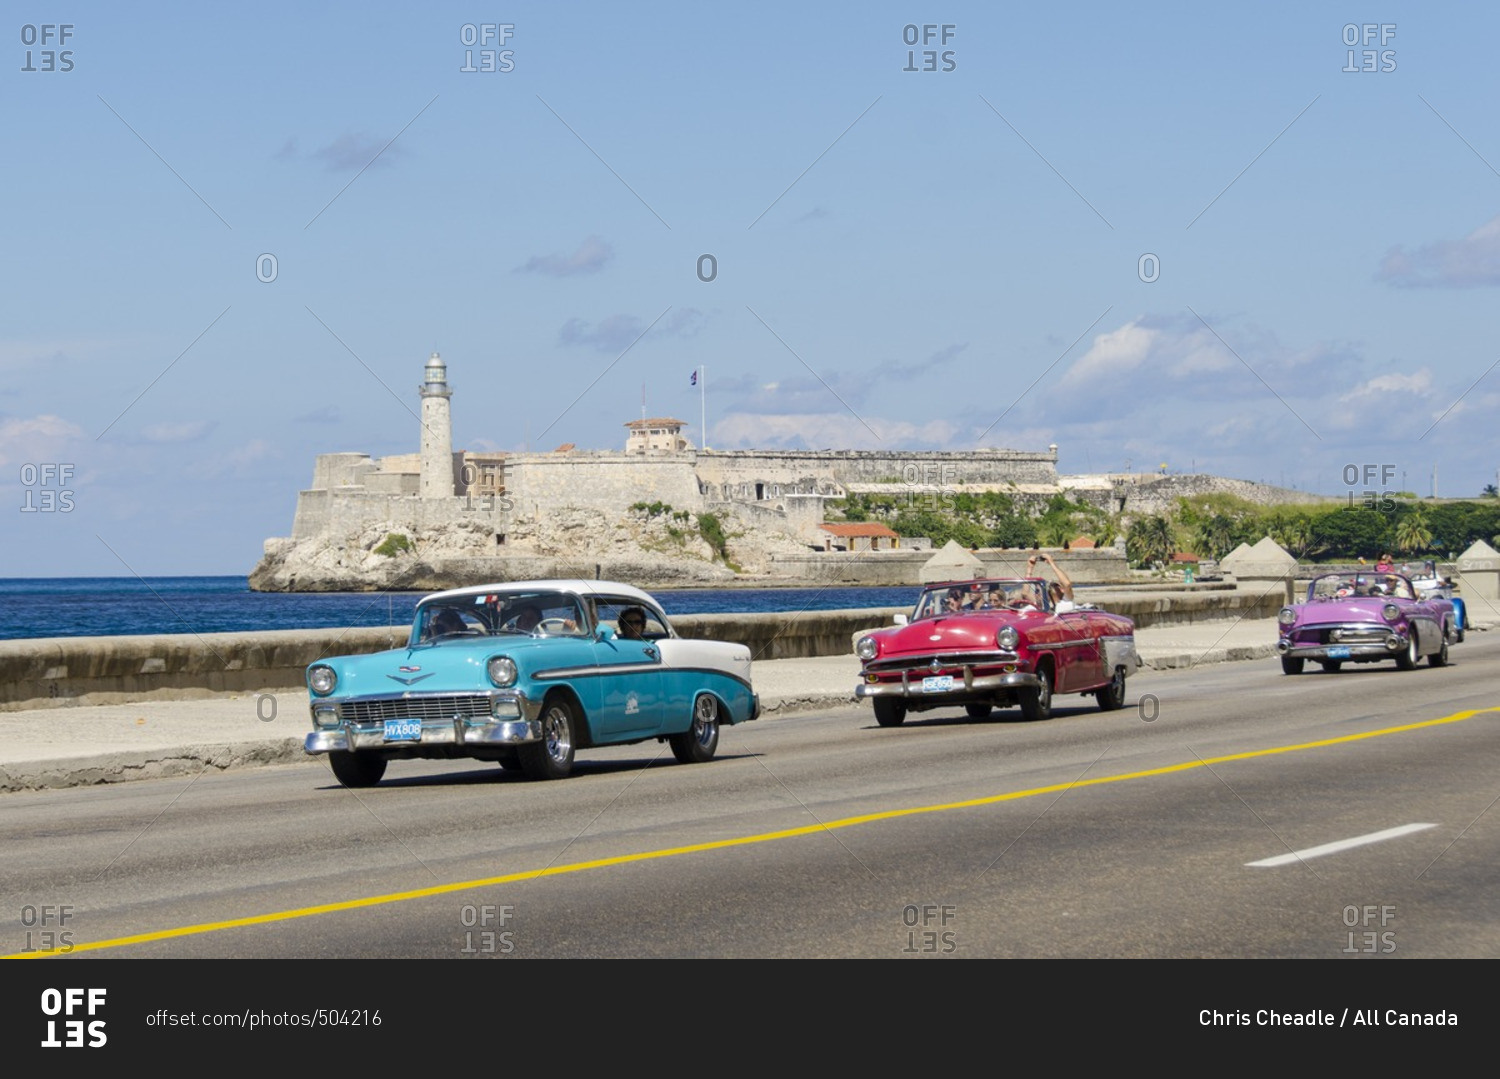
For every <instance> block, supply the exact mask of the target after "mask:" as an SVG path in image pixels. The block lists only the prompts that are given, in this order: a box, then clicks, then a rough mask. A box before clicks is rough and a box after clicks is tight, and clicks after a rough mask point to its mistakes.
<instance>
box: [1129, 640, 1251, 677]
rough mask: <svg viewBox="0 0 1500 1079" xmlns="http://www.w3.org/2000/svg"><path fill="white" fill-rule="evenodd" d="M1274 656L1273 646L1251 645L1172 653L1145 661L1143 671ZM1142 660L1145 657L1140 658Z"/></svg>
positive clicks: (1176, 668) (1202, 665)
mask: <svg viewBox="0 0 1500 1079" xmlns="http://www.w3.org/2000/svg"><path fill="white" fill-rule="evenodd" d="M1275 656H1276V646H1275V645H1274V644H1252V645H1243V646H1240V647H1235V648H1209V649H1206V650H1204V651H1202V652H1173V653H1171V654H1168V655H1161V656H1155V657H1153V658H1151V659H1146V660H1145V665H1144V669H1146V670H1153V671H1170V670H1178V669H1181V668H1184V667H1205V666H1207V665H1208V664H1210V663H1234V662H1238V661H1240V660H1247V659H1249V660H1254V659H1272V658H1274V657H1275ZM1142 658H1143V659H1144V658H1145V657H1142Z"/></svg>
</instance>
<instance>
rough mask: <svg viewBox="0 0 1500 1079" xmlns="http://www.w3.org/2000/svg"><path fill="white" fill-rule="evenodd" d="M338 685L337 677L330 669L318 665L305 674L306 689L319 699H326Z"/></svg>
mask: <svg viewBox="0 0 1500 1079" xmlns="http://www.w3.org/2000/svg"><path fill="white" fill-rule="evenodd" d="M338 684H339V676H338V675H336V674H334V673H333V668H332V667H325V666H323V665H322V664H319V665H318V666H316V667H312V668H310V669H309V670H308V672H307V688H308V689H310V690H312V691H313V692H314V693H316V694H317V695H318V696H320V697H326V696H328V694H330V693H332V692H333V687H334V686H336V685H338Z"/></svg>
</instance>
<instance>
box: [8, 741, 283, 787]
mask: <svg viewBox="0 0 1500 1079" xmlns="http://www.w3.org/2000/svg"><path fill="white" fill-rule="evenodd" d="M308 759H310V758H309V757H308V756H307V754H306V753H305V752H304V751H303V749H302V740H301V739H300V738H288V739H278V740H270V741H264V742H236V743H232V744H227V743H222V742H221V743H217V744H212V745H198V746H179V747H174V748H172V749H161V750H138V751H135V752H130V753H101V754H97V755H94V756H90V757H62V758H53V759H51V760H41V761H28V762H27V763H26V764H24V765H20V766H15V765H12V766H10V767H0V793H9V792H11V791H40V790H60V789H63V788H67V787H95V786H101V785H103V784H106V783H127V782H130V781H132V780H137V779H169V778H172V777H174V776H196V775H199V774H201V773H202V772H204V771H205V770H207V769H210V768H212V769H214V770H215V771H219V772H227V771H229V770H230V769H238V768H249V767H255V766H258V765H263V764H289V763H292V762H294V761H301V760H308Z"/></svg>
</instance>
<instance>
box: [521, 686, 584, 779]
mask: <svg viewBox="0 0 1500 1079" xmlns="http://www.w3.org/2000/svg"><path fill="white" fill-rule="evenodd" d="M574 723H575V719H574V715H573V706H572V704H570V703H569V702H568V699H567V698H566V697H563V696H561V695H558V696H554V697H551V698H550V699H549V700H548V701H547V702H546V703H545V704H544V705H543V706H542V737H541V741H538V742H527V743H526V744H525V745H521V746H517V747H516V756H517V758H519V760H520V762H521V771H523V772H525V773H526V776H527V778H529V779H562V778H563V777H564V776H566V775H567V774H568V773H569V772H571V771H572V770H573V727H574Z"/></svg>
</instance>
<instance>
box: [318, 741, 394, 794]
mask: <svg viewBox="0 0 1500 1079" xmlns="http://www.w3.org/2000/svg"><path fill="white" fill-rule="evenodd" d="M385 764H386V761H385V758H384V757H377V756H375V755H374V754H373V753H354V752H350V751H349V750H344V749H336V750H334V751H333V752H332V753H330V754H328V766H329V767H330V768H332V769H333V775H334V778H335V779H337V780H338V781H339V782H340V783H342V784H343V785H344V786H346V787H373V786H375V784H377V783H379V782H380V777H381V776H383V775H385Z"/></svg>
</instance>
